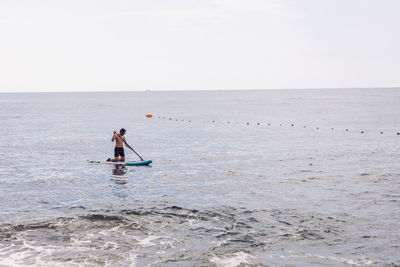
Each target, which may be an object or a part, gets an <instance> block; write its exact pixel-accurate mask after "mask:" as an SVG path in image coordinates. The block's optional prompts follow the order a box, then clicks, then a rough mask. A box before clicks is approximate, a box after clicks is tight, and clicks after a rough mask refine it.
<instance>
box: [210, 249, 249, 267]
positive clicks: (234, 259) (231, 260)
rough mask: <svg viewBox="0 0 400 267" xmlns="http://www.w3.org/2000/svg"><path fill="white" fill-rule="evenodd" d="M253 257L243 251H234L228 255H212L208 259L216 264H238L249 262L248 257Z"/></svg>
mask: <svg viewBox="0 0 400 267" xmlns="http://www.w3.org/2000/svg"><path fill="white" fill-rule="evenodd" d="M250 258H253V256H251V255H250V254H248V253H245V252H242V251H240V252H236V253H234V254H232V255H230V256H225V257H218V256H214V257H213V258H212V259H211V260H210V261H211V262H213V263H215V264H216V265H218V266H230V267H231V266H232V267H233V266H239V265H240V264H249V261H248V260H249V259H250Z"/></svg>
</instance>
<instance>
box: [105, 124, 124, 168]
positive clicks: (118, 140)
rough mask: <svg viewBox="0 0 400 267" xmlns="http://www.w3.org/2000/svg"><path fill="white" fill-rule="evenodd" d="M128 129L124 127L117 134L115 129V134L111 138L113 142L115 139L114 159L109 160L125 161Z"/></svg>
mask: <svg viewBox="0 0 400 267" xmlns="http://www.w3.org/2000/svg"><path fill="white" fill-rule="evenodd" d="M125 133H126V130H125V129H124V128H122V129H121V130H120V131H119V134H117V132H116V131H114V135H113V137H112V139H111V142H114V141H115V148H114V159H108V160H107V161H125V152H124V143H125V136H124V134H125Z"/></svg>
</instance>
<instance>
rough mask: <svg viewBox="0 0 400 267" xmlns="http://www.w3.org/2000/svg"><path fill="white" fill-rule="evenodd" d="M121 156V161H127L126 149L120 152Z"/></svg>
mask: <svg viewBox="0 0 400 267" xmlns="http://www.w3.org/2000/svg"><path fill="white" fill-rule="evenodd" d="M119 155H120V156H121V159H120V161H125V152H124V149H123V148H121V149H120V150H119Z"/></svg>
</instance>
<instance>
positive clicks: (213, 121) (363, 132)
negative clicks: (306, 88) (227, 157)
mask: <svg viewBox="0 0 400 267" xmlns="http://www.w3.org/2000/svg"><path fill="white" fill-rule="evenodd" d="M145 116H146V117H147V118H152V117H153V115H152V114H151V113H147V114H146V115H145ZM158 118H159V119H162V120H165V119H167V120H170V121H176V122H188V123H191V122H192V121H191V120H187V119H186V120H185V119H177V118H172V117H165V116H161V115H159V116H158ZM211 123H212V124H216V123H218V122H217V121H216V120H212V121H211ZM223 123H224V124H233V123H234V122H232V121H231V120H227V121H223ZM236 124H240V123H239V122H236ZM278 124H279V126H280V127H281V126H284V125H285V124H284V123H278ZM278 124H277V125H278ZM245 125H247V126H250V125H257V126H263V125H265V126H273V124H272V123H270V122H268V123H261V122H255V123H251V122H250V121H246V122H245ZM295 125H296V124H295V123H290V124H288V126H290V127H295ZM307 127H308V126H307V125H303V128H304V129H305V128H307ZM308 128H309V127H308ZM315 130H320V127H315ZM330 130H331V131H334V130H335V128H334V127H331V128H330ZM336 130H337V129H336ZM344 131H345V132H351V131H350V128H344ZM353 132H354V131H353ZM376 132H377V133H378V134H380V135H383V134H384V132H383V131H376ZM359 133H360V134H367V131H365V130H360V132H359ZM395 135H397V136H400V132H395Z"/></svg>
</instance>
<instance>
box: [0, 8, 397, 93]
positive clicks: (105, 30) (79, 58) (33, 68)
mask: <svg viewBox="0 0 400 267" xmlns="http://www.w3.org/2000/svg"><path fill="white" fill-rule="evenodd" d="M391 86H400V1H399V0H330V1H328V0H280V1H279V0H197V1H195V0H145V1H144V0H140V1H137V0H108V1H106V0H64V1H61V0H48V1H44V0H35V1H33V0H26V1H20V0H0V91H1V92H5V91H11V92H16V91H90V90H94V91H102V90H110V91H113V90H146V89H152V90H185V89H187V90H189V89H197V90H199V89H279V88H332V87H333V88H338V87H391Z"/></svg>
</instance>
